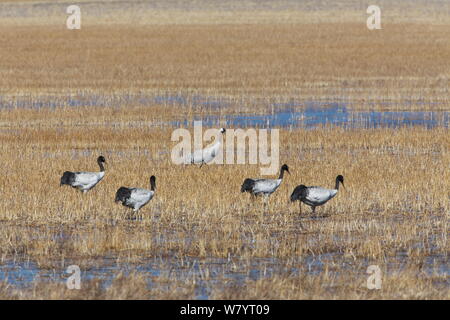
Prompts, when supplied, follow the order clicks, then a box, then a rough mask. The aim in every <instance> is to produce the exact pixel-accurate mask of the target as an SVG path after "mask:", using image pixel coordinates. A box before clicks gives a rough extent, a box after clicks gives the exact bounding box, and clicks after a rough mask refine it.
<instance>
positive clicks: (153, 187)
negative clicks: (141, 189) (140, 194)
mask: <svg viewBox="0 0 450 320" xmlns="http://www.w3.org/2000/svg"><path fill="white" fill-rule="evenodd" d="M150 190H152V191H155V190H156V179H155V177H154V176H151V177H150Z"/></svg>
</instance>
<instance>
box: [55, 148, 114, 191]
mask: <svg viewBox="0 0 450 320" xmlns="http://www.w3.org/2000/svg"><path fill="white" fill-rule="evenodd" d="M104 163H106V160H105V158H104V157H103V156H100V157H98V158H97V164H98V165H99V167H100V172H71V171H65V172H64V173H63V175H62V177H61V179H60V183H59V185H60V186H63V185H69V186H71V187H72V188H76V189H78V190H80V191H82V192H87V191H89V190H91V189H92V188H93V187H95V186H96V185H97V183H99V182H100V181H101V180H102V179H103V177H104V176H105V167H104V166H103V164H104Z"/></svg>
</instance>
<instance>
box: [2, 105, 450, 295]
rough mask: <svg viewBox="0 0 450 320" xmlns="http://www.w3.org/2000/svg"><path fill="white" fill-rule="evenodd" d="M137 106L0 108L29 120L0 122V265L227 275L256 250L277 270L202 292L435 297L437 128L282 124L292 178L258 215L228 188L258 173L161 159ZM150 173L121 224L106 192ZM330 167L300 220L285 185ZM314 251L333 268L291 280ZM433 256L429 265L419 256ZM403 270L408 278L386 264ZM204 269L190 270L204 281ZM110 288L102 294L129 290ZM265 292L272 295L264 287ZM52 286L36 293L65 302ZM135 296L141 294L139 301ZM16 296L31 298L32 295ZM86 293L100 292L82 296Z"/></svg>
mask: <svg viewBox="0 0 450 320" xmlns="http://www.w3.org/2000/svg"><path fill="white" fill-rule="evenodd" d="M155 108H156V109H157V107H155ZM148 110H151V108H141V109H139V108H136V109H134V110H132V112H130V110H127V109H117V110H115V111H114V112H113V111H112V110H111V109H103V108H100V109H83V108H80V110H78V109H56V110H54V111H50V110H41V111H36V110H22V109H17V110H10V111H8V112H6V111H2V115H5V119H26V121H25V122H24V123H35V124H34V125H33V126H28V125H23V124H24V123H23V122H14V121H12V120H7V121H6V122H7V123H8V125H7V126H2V127H1V133H0V139H1V141H2V144H1V147H0V148H1V158H0V161H1V163H2V166H1V167H0V176H2V179H1V180H0V189H1V190H2V194H3V201H2V202H1V203H0V221H1V229H2V232H1V233H0V256H1V257H2V259H3V260H5V261H8V260H9V259H12V258H15V259H17V260H20V259H23V258H26V259H31V260H32V261H33V262H35V263H36V264H37V266H38V267H39V268H41V269H42V270H57V271H56V272H60V273H63V272H64V266H67V265H68V264H78V265H80V267H81V268H82V269H85V270H89V268H92V267H93V266H95V265H98V264H99V263H100V264H101V260H100V262H99V260H98V259H99V258H100V259H101V257H112V258H113V259H116V260H117V263H119V262H120V263H129V264H131V265H136V266H138V265H140V264H142V263H144V264H145V261H146V259H153V258H156V259H159V258H161V257H173V256H176V257H177V259H179V261H183V260H188V259H191V258H193V257H195V258H199V259H211V258H220V259H225V260H224V261H226V262H223V263H224V265H225V266H228V267H229V268H230V270H233V268H235V269H234V272H238V273H239V272H244V273H246V272H249V270H250V269H251V268H250V266H249V264H248V263H249V262H250V261H252V260H254V259H259V258H270V259H275V260H274V261H276V262H275V265H277V266H278V267H280V268H281V269H280V270H278V271H277V272H276V273H275V274H274V275H273V277H269V278H264V277H263V278H262V279H260V280H257V281H256V282H252V281H250V280H248V281H250V283H247V284H246V286H247V291H242V290H238V291H237V292H235V291H233V290H234V289H233V287H235V286H241V285H242V284H239V283H238V282H233V281H231V283H230V286H231V287H229V288H228V287H225V289H224V288H223V287H222V289H221V287H220V286H219V285H211V287H209V290H210V297H222V298H252V297H259V298H319V297H321V295H322V294H323V296H322V297H323V298H325V297H329V298H330V297H338V298H371V297H373V298H448V285H447V286H445V285H444V287H443V288H444V289H443V288H442V282H444V283H445V279H444V280H443V279H442V271H441V272H439V271H438V270H439V268H442V266H443V263H444V262H443V261H446V260H445V259H446V257H447V254H448V240H447V232H448V215H449V212H450V204H449V201H448V199H449V190H450V173H449V170H448V167H449V164H450V155H449V152H448V146H449V145H450V135H449V134H448V129H445V128H435V129H431V130H427V129H421V128H403V129H374V130H356V129H355V130H352V129H347V130H344V129H341V128H331V127H325V128H322V129H316V130H302V129H298V130H292V131H290V130H285V129H283V130H281V134H280V137H281V141H280V157H281V159H280V161H281V162H282V163H284V162H286V163H288V164H289V166H290V167H291V171H292V175H291V176H287V178H286V181H285V182H283V185H282V186H281V187H280V189H279V190H278V191H277V192H276V194H274V195H273V196H272V197H271V199H270V208H269V212H263V211H262V202H260V201H256V202H254V203H252V202H251V200H250V199H249V198H248V196H247V195H245V194H241V193H240V192H239V191H240V190H239V189H240V184H241V183H242V181H243V179H244V178H246V177H252V176H255V177H257V176H259V170H258V167H257V166H250V165H217V166H208V167H204V168H201V169H199V168H198V167H194V166H188V167H183V166H176V165H173V164H172V163H171V160H170V151H171V148H172V146H173V145H174V143H172V142H171V141H170V136H171V132H172V130H173V129H172V128H168V127H167V126H163V125H161V123H160V121H161V120H160V119H159V118H158V117H157V116H156V117H155V116H154V114H153V113H152V112H145V111H148ZM122 115H123V119H124V120H122ZM42 116H44V117H45V120H46V121H43V120H42V119H40V118H41V117H42ZM2 118H3V117H2ZM33 119H35V120H36V121H34V120H33ZM39 119H40V120H39ZM162 119H163V118H162ZM46 123H47V125H46ZM58 123H59V125H58ZM130 124H132V125H130ZM99 154H103V155H105V157H106V158H107V171H106V177H105V178H104V180H103V181H102V182H101V183H100V184H99V185H98V186H96V187H95V188H94V189H93V190H91V191H90V192H89V193H87V194H84V195H83V194H81V193H79V192H77V191H75V190H73V189H71V188H68V187H59V178H60V176H61V174H62V172H63V171H65V170H78V169H80V170H96V164H95V159H96V157H97V156H98V155H99ZM152 174H155V175H156V177H157V195H156V197H155V199H153V200H152V201H151V203H150V204H149V205H148V206H146V207H144V209H143V210H142V211H141V214H142V220H141V221H140V220H138V221H135V220H127V219H125V215H126V212H127V210H126V209H124V208H123V207H121V206H120V205H116V204H115V203H114V201H113V199H114V193H115V191H116V190H117V188H118V187H120V186H121V185H126V186H142V187H145V186H147V184H148V177H149V176H150V175H152ZM337 174H343V175H344V177H345V179H346V187H347V189H346V190H341V191H340V193H339V195H338V196H337V197H336V198H335V199H333V200H332V201H330V203H327V204H326V205H325V206H323V207H320V208H319V209H318V213H320V214H321V215H325V216H326V217H323V218H320V219H318V220H311V219H309V218H308V216H309V211H310V210H308V209H309V208H308V209H306V208H304V210H303V213H304V217H300V216H299V214H298V205H297V204H296V205H291V204H290V203H288V199H289V195H290V193H291V192H292V190H293V188H294V187H295V186H296V185H298V184H300V183H304V184H306V185H323V186H331V185H332V184H333V181H334V177H335V176H336V175H337ZM174 185H176V186H177V187H176V188H174V187H173V186H174ZM300 222H301V223H302V224H303V225H304V227H305V229H304V230H302V229H301V228H300ZM328 254H329V255H332V257H333V258H332V259H330V260H326V261H325V262H324V270H328V271H326V272H325V271H324V272H325V274H326V273H327V272H330V273H331V272H337V273H334V274H332V275H329V276H328V277H331V278H330V279H329V282H326V281H325V280H326V279H325V278H324V277H325V275H324V273H321V274H319V275H316V276H313V275H311V278H309V275H304V276H305V277H306V278H302V277H300V278H299V279H297V276H292V272H293V271H292V270H294V269H298V270H299V271H298V272H299V273H300V275H303V273H302V271H305V270H308V269H307V268H308V259H309V258H314V257H319V258H320V257H322V258H323V257H326V256H327V255H328ZM433 258H436V259H437V260H436V261H435V262H434V264H435V265H433V263H432V262H430V261H429V259H433ZM246 261H247V262H246ZM430 263H431V265H430ZM233 264H236V266H235V267H232V266H233ZM348 264H350V265H352V266H353V267H349V266H348ZM370 264H378V265H380V266H381V267H382V268H383V270H385V271H386V278H385V279H384V281H385V282H384V283H386V288H387V289H386V291H382V292H381V293H378V294H374V293H369V292H367V289H364V288H361V285H362V283H365V282H364V281H365V279H366V278H367V275H366V274H365V269H366V268H367V266H368V265H370ZM404 264H406V266H409V267H410V268H412V269H411V270H415V271H416V272H413V271H411V270H410V271H408V272H403V271H402V272H400V271H401V270H402V267H401V266H402V265H404ZM282 267H284V268H286V269H285V270H291V271H285V272H284V271H281V270H282ZM161 268H164V267H163V265H161ZM433 268H435V269H436V268H437V269H436V270H435V271H430V270H433ZM205 270H206V271H205V273H206V275H205V274H203V275H202V276H199V275H197V276H198V277H200V278H201V279H202V280H208V279H212V278H214V277H213V275H211V274H208V271H207V270H208V269H207V268H206V269H205ZM342 270H345V272H342ZM339 271H341V273H343V274H342V275H340V273H339ZM430 272H431V273H430ZM435 272H437V273H435ZM305 274H307V273H306V271H305ZM181 277H182V278H181V279H179V278H174V280H173V281H177V279H178V280H180V283H182V282H183V281H184V280H186V279H191V280H190V281H192V282H189V281H188V282H187V283H188V284H189V285H182V284H180V286H181V287H180V288H181V289H180V290H184V291H183V292H184V294H182V295H180V296H179V297H190V298H193V297H195V296H196V295H195V294H194V291H193V289H192V288H193V287H192V286H194V287H195V283H196V282H195V276H192V275H191V276H189V273H188V274H187V275H186V274H185V275H184V276H181ZM202 277H203V278H202ZM167 278H170V276H167ZM350 279H354V281H353V280H352V281H351V282H349V281H350ZM433 279H438V280H439V279H440V280H439V281H441V282H439V281H437V283H436V281H434V280H433ZM197 280H198V279H197ZM229 282H230V280H227V281H224V282H223V283H224V284H226V283H229ZM130 283H132V282H130ZM319 283H321V285H322V286H324V287H323V288H322V287H321V286H319ZM399 283H400V284H401V285H398V284H399ZM39 285H40V284H39ZM85 285H86V286H88V287H89V284H85ZM171 285H173V284H171ZM197 285H199V284H198V283H197ZM299 285H301V286H302V288H303V289H302V290H300V289H299V288H298V286H299ZM51 286H60V285H53V284H52V285H51ZM123 286H124V287H120V288H119V289H117V290H118V291H117V296H114V297H115V298H123V297H125V298H126V297H135V295H131V296H128V295H127V293H126V292H127V290H129V289H127V286H126V285H125V284H123ZM274 286H275V287H277V288H279V289H280V291H273V290H272V291H270V290H269V291H270V292H268V288H271V287H274ZM314 286H318V287H316V288H315V289H314ZM60 287H61V286H60ZM94 287H95V286H94ZM152 288H153V289H148V290H156V289H155V288H154V287H152ZM251 288H254V291H253V290H252V289H251ZM308 288H313V290H312V291H310V290H309V289H308ZM61 290H62V291H61ZM61 290H59V289H58V290H56V291H54V294H52V295H51V296H49V295H47V294H43V296H41V297H49V298H55V297H64V298H70V297H75V296H77V293H70V294H68V293H65V292H66V290H65V289H61ZM88 290H90V289H88ZM92 290H94V289H92ZM110 290H112V291H111V292H116V291H114V290H115V289H114V287H113V289H110ZM123 290H125V291H124V292H125V293H123V292H122V291H123ZM146 290H147V289H146ZM158 290H162V289H158ZM299 290H300V291H299ZM163 291H164V290H163ZM52 292H53V291H52ZM145 292H146V293H145V295H143V296H142V297H152V296H153V293H151V292H147V291H145ZM325 292H328V293H325ZM23 294H24V295H25V297H29V298H37V297H40V294H41V291H38V292H37V293H36V292H35V293H33V294H34V295H33V294H32V293H30V292H28V293H27V292H26V291H25V293H23ZM59 294H61V296H58V295H59ZM155 294H156V293H155ZM164 294H167V293H163V292H160V293H159V294H158V295H157V296H158V297H164ZM87 296H88V297H92V298H95V297H98V298H108V297H112V296H111V295H110V293H108V292H103V293H101V294H100V293H98V292H97V291H95V290H94V291H93V293H89V294H88V295H87ZM168 297H171V298H177V297H178V296H177V295H175V296H168Z"/></svg>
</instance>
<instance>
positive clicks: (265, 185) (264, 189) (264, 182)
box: [252, 179, 283, 196]
mask: <svg viewBox="0 0 450 320" xmlns="http://www.w3.org/2000/svg"><path fill="white" fill-rule="evenodd" d="M282 181H283V179H255V184H254V186H253V188H252V193H253V194H254V195H260V194H262V195H265V196H270V195H271V194H272V193H274V192H275V191H276V190H277V189H278V187H279V186H280V185H281V182H282Z"/></svg>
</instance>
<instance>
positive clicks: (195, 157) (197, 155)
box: [184, 128, 227, 168]
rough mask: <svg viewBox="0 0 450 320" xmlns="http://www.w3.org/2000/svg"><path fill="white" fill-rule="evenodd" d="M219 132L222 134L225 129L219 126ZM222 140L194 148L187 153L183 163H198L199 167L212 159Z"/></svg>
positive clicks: (216, 153)
mask: <svg viewBox="0 0 450 320" xmlns="http://www.w3.org/2000/svg"><path fill="white" fill-rule="evenodd" d="M219 131H220V133H222V135H223V134H224V133H225V132H226V131H227V130H226V129H225V128H220V130H219ZM221 146H222V142H221V140H220V139H219V141H216V142H215V143H214V144H213V145H212V146H209V147H206V148H203V149H201V150H195V151H194V152H193V153H191V154H188V155H187V156H186V157H185V159H184V164H200V168H201V167H202V166H203V165H204V164H208V163H209V162H211V161H213V160H214V158H215V157H216V156H217V155H218V154H219V152H220V148H221Z"/></svg>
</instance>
